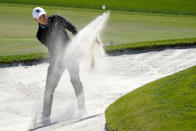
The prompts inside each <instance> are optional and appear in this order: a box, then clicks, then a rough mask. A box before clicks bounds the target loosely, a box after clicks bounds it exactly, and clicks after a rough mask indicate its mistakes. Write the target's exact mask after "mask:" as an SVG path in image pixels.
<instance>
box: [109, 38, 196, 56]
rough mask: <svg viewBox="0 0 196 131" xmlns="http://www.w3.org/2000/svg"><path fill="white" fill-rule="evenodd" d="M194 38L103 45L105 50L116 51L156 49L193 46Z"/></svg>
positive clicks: (194, 43) (195, 39) (195, 41)
mask: <svg viewBox="0 0 196 131" xmlns="http://www.w3.org/2000/svg"><path fill="white" fill-rule="evenodd" d="M195 45H196V38H185V39H171V40H159V41H146V42H136V43H131V44H130V43H128V44H117V45H108V46H105V51H106V52H108V53H109V52H116V51H125V50H146V49H157V48H166V47H176V46H181V47H186V46H195Z"/></svg>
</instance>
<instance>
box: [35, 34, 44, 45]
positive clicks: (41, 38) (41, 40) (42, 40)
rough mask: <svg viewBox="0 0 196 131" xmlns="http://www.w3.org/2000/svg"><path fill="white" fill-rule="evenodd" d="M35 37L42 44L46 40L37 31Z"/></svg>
mask: <svg viewBox="0 0 196 131" xmlns="http://www.w3.org/2000/svg"><path fill="white" fill-rule="evenodd" d="M36 37H37V39H38V40H39V41H40V42H41V43H42V44H45V43H46V40H45V39H44V38H43V37H42V35H41V34H39V33H37V35H36Z"/></svg>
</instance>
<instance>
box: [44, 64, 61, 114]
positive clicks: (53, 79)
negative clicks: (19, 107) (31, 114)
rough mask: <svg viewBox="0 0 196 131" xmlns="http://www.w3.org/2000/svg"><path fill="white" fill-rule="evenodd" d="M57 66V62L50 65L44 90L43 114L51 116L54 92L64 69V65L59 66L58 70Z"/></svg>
mask: <svg viewBox="0 0 196 131" xmlns="http://www.w3.org/2000/svg"><path fill="white" fill-rule="evenodd" d="M55 68H58V66H57V65H55V64H50V65H49V68H48V74H47V78H46V87H45V91H44V102H43V112H42V114H43V115H44V116H46V117H50V115H51V108H52V101H53V93H54V91H55V88H56V87H57V85H58V82H59V80H60V78H61V75H62V73H63V71H64V68H63V67H59V68H58V70H57V69H55Z"/></svg>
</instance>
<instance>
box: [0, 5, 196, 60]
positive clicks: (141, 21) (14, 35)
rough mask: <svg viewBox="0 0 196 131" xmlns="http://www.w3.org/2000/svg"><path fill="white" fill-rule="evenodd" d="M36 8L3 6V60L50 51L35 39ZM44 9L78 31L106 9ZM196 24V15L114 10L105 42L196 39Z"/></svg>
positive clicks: (0, 42)
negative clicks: (33, 13)
mask: <svg viewBox="0 0 196 131" xmlns="http://www.w3.org/2000/svg"><path fill="white" fill-rule="evenodd" d="M34 7H35V5H20V4H5V3H1V4H0V12H1V13H0V18H1V19H0V57H5V56H8V57H9V56H10V57H12V56H21V57H23V56H27V55H28V54H37V53H38V54H39V53H46V52H47V49H46V48H45V47H44V46H43V45H41V44H40V43H39V42H38V40H37V39H36V37H35V35H36V31H37V27H38V26H37V23H36V22H35V21H34V20H33V18H32V15H31V12H32V9H33V8H34ZM43 7H44V8H45V9H46V11H47V13H48V15H52V14H60V15H62V16H64V17H66V18H67V19H68V20H70V21H71V22H72V23H73V24H74V25H75V26H76V27H77V28H78V30H81V29H82V28H83V27H84V26H85V25H87V24H88V23H89V22H90V21H91V20H93V19H94V18H95V17H97V16H99V15H100V14H102V13H103V11H102V10H96V9H82V8H65V7H54V6H43ZM195 21H196V16H191V15H188V16H187V15H171V14H156V13H136V12H135V13H134V12H126V11H111V15H110V19H109V22H108V24H107V26H106V28H105V30H104V32H103V35H102V40H103V42H104V45H109V44H110V41H114V43H115V44H124V43H128V44H133V43H137V44H138V43H141V42H144V41H159V40H168V39H180V40H181V39H184V38H194V37H195V36H196V22H195ZM125 45H126V44H125ZM135 45H136V44H135ZM123 46H124V45H123ZM138 46H140V44H138ZM112 48H116V46H114V47H106V50H111V49H112ZM120 48H122V47H120ZM112 50H113V49H112ZM12 58H13V61H19V60H18V59H19V57H17V60H15V59H14V57H12ZM30 59H31V58H30ZM4 60H5V59H3V61H4ZM3 61H0V62H3Z"/></svg>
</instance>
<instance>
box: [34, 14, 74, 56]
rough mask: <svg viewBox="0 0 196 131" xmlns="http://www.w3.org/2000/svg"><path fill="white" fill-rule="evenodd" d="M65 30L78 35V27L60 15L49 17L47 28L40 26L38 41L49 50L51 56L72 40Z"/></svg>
mask: <svg viewBox="0 0 196 131" xmlns="http://www.w3.org/2000/svg"><path fill="white" fill-rule="evenodd" d="M65 29H67V30H69V31H70V32H72V34H73V35H75V34H77V29H76V27H75V26H74V25H72V23H70V22H69V21H68V20H66V19H65V18H64V17H62V16H60V15H52V16H49V17H48V25H46V26H44V25H41V24H39V28H38V31H37V39H38V40H39V41H40V42H41V43H42V44H43V45H45V46H46V47H47V48H48V51H49V53H50V55H51V56H54V55H56V54H57V52H59V50H60V49H62V48H63V47H65V46H66V45H67V43H68V41H69V40H70V37H69V36H68V34H67V31H66V30H65Z"/></svg>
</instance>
